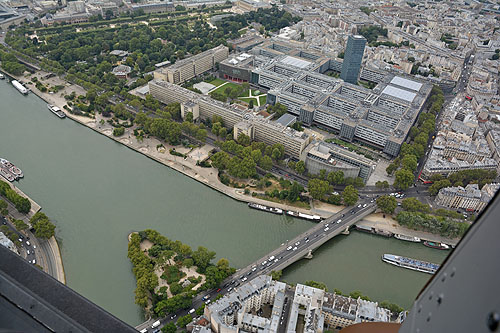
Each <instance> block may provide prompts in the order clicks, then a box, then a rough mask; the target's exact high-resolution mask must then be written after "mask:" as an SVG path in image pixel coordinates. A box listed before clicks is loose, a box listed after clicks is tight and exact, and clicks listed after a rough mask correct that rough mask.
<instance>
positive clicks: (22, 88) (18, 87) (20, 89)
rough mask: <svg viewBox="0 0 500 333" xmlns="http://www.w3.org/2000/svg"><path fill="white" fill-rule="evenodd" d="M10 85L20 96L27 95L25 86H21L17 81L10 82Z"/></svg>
mask: <svg viewBox="0 0 500 333" xmlns="http://www.w3.org/2000/svg"><path fill="white" fill-rule="evenodd" d="M12 85H13V86H14V88H16V89H17V90H18V91H19V92H20V93H21V94H23V95H26V94H28V89H26V87H25V86H23V85H22V84H21V83H20V82H19V81H17V80H12Z"/></svg>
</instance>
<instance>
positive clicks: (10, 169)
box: [0, 158, 24, 182]
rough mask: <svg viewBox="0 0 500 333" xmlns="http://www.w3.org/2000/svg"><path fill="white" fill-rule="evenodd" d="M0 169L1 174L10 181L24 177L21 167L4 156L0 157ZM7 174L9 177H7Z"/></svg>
mask: <svg viewBox="0 0 500 333" xmlns="http://www.w3.org/2000/svg"><path fill="white" fill-rule="evenodd" d="M0 170H1V171H0V172H1V174H2V176H4V177H5V178H6V179H7V180H8V181H10V182H12V181H14V180H17V179H18V178H23V177H24V174H23V172H22V171H21V169H19V168H18V167H16V166H15V165H14V164H12V163H11V162H9V161H7V160H6V159H4V158H0ZM9 175H10V176H11V177H9Z"/></svg>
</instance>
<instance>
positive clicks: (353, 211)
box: [135, 199, 377, 331]
mask: <svg viewBox="0 0 500 333" xmlns="http://www.w3.org/2000/svg"><path fill="white" fill-rule="evenodd" d="M372 201H373V202H372ZM376 209H377V204H376V203H375V200H374V199H372V200H368V199H367V200H364V201H359V202H358V206H356V207H347V208H345V209H343V210H341V211H340V212H338V213H336V214H334V215H332V216H331V217H329V218H327V219H325V220H323V221H321V222H320V223H318V224H316V225H315V226H314V227H312V228H310V229H309V230H307V231H305V232H304V233H302V234H300V235H298V236H297V237H295V238H294V239H292V240H289V241H287V242H285V243H283V244H282V245H280V246H279V247H278V248H277V249H275V250H273V251H271V252H269V253H267V254H266V255H264V256H263V257H262V258H260V259H258V260H256V261H254V262H253V263H251V264H249V265H248V266H246V267H244V268H242V269H239V270H238V271H237V272H236V273H234V274H233V275H231V276H230V277H228V278H227V279H226V280H224V281H223V282H222V285H223V286H222V287H221V289H219V290H214V289H212V290H208V291H207V292H206V293H203V294H200V295H197V296H196V297H195V298H194V299H193V305H192V306H193V308H198V307H200V306H201V305H202V304H203V299H202V298H203V297H208V299H213V298H214V297H215V296H216V295H218V294H225V293H227V292H230V291H231V290H232V289H233V288H235V287H237V286H239V285H240V283H244V282H245V281H247V280H251V279H253V278H255V277H256V276H258V275H261V274H270V273H271V272H272V271H279V270H282V269H284V268H286V267H288V266H290V265H291V264H293V263H294V262H296V261H298V260H300V259H302V258H305V257H307V256H308V255H309V254H311V253H312V252H313V251H314V250H316V249H317V248H318V247H320V246H321V245H323V244H324V243H326V242H328V241H329V240H330V239H332V238H333V237H335V236H337V235H338V234H340V233H343V232H344V231H346V230H347V229H349V227H351V226H352V225H353V224H355V223H356V222H358V221H360V220H361V219H363V218H364V217H366V216H368V215H370V214H372V213H373V212H374V211H375V210H376ZM339 221H340V222H339ZM327 226H328V229H326V228H327ZM287 249H288V250H287ZM271 256H274V257H275V258H274V259H273V260H271V261H270V262H269V258H270V257H271ZM276 259H278V260H277V261H276ZM264 262H265V264H264V265H263V263H264ZM254 268H255V269H254ZM243 279H245V281H243ZM188 310H189V309H184V310H179V311H178V312H176V313H175V314H173V315H172V316H171V317H167V318H164V319H161V320H160V321H161V326H160V327H162V326H163V325H165V324H166V323H168V322H170V321H175V320H177V319H178V318H179V317H181V316H183V315H186V314H187V313H188ZM155 320H156V319H149V320H148V321H146V322H144V323H141V324H139V325H137V326H136V327H135V328H136V329H137V330H138V331H140V330H142V329H147V330H148V331H152V329H151V325H152V323H153V322H154V321H155Z"/></svg>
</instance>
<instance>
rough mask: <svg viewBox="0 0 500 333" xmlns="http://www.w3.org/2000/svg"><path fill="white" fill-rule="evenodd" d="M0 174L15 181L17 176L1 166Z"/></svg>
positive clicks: (10, 180)
mask: <svg viewBox="0 0 500 333" xmlns="http://www.w3.org/2000/svg"><path fill="white" fill-rule="evenodd" d="M0 175H2V176H3V178H5V179H7V180H8V181H9V182H13V181H14V180H16V178H15V177H14V176H13V175H12V174H11V173H10V172H8V171H7V170H5V169H2V168H0Z"/></svg>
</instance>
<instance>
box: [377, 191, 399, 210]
mask: <svg viewBox="0 0 500 333" xmlns="http://www.w3.org/2000/svg"><path fill="white" fill-rule="evenodd" d="M377 206H378V208H380V210H381V211H382V213H385V214H392V213H394V210H395V209H396V207H397V206H398V202H397V201H396V198H394V197H392V196H390V195H383V196H380V197H378V198H377Z"/></svg>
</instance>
